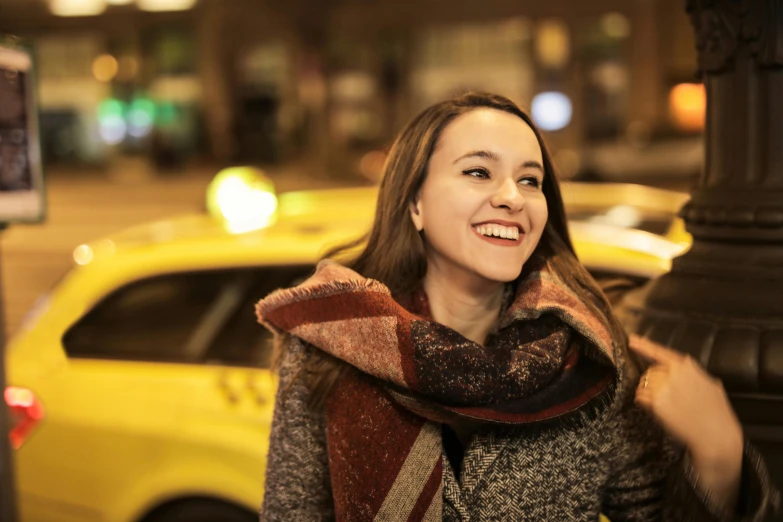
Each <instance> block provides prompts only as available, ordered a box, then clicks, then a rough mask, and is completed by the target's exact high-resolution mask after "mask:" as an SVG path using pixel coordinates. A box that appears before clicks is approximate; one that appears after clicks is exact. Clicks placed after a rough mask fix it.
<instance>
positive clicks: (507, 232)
mask: <svg viewBox="0 0 783 522" xmlns="http://www.w3.org/2000/svg"><path fill="white" fill-rule="evenodd" d="M476 231H477V232H478V233H479V234H481V235H483V236H489V237H493V236H494V237H500V238H503V239H511V240H517V239H519V229H518V228H517V227H504V226H502V225H496V224H494V223H492V224H489V225H478V226H477V227H476Z"/></svg>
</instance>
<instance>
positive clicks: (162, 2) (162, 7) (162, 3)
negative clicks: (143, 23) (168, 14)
mask: <svg viewBox="0 0 783 522" xmlns="http://www.w3.org/2000/svg"><path fill="white" fill-rule="evenodd" d="M136 3H137V4H138V6H139V8H140V9H143V10H144V11H187V10H188V9H190V8H191V7H193V6H194V5H196V0H136Z"/></svg>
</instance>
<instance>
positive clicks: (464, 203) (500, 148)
mask: <svg viewBox="0 0 783 522" xmlns="http://www.w3.org/2000/svg"><path fill="white" fill-rule="evenodd" d="M356 246H358V244H357V245H353V247H356ZM349 247H350V246H349ZM349 247H346V248H345V249H342V250H338V252H336V253H335V254H336V255H339V254H343V257H344V255H345V253H346V252H347V251H349V250H350V248H349ZM257 312H258V317H259V320H260V321H261V322H262V323H263V324H265V325H267V326H268V327H270V328H271V329H272V330H273V331H275V332H276V333H278V334H280V337H279V341H280V343H279V345H280V348H281V354H280V356H281V363H280V377H281V383H280V389H279V392H278V397H277V404H276V406H275V408H276V409H275V416H274V421H273V426H272V433H271V438H270V448H269V456H268V463H267V477H266V485H265V500H264V505H263V508H262V516H261V518H262V520H265V521H277V520H297V521H299V520H303V521H304V520H323V519H326V520H332V519H336V520H350V521H358V520H388V521H392V520H394V521H396V520H402V521H405V520H416V521H419V520H427V521H434V520H450V521H457V520H536V521H539V520H585V521H587V520H590V521H594V520H597V519H598V515H599V513H604V514H605V515H607V516H608V517H609V518H610V519H611V520H612V521H613V522H617V521H620V520H732V519H747V520H760V519H761V518H762V517H763V516H765V515H766V514H767V513H769V512H771V511H772V509H773V508H774V505H775V504H777V498H778V497H777V493H776V492H775V491H774V489H773V488H772V486H771V484H770V483H769V480H768V478H767V476H766V471H765V469H764V466H763V463H762V462H761V460H760V458H759V457H758V455H757V454H756V452H755V451H754V450H753V449H752V447H750V446H748V445H747V444H743V437H742V431H741V429H740V425H739V423H738V421H737V419H736V417H735V416H734V414H733V412H732V410H731V408H730V406H729V404H728V402H727V400H726V396H725V394H724V392H723V390H722V388H721V386H720V384H719V383H716V382H715V381H713V380H712V379H710V378H709V377H708V376H707V375H706V374H705V373H704V372H703V371H702V370H700V369H699V368H698V366H697V365H696V364H695V363H694V362H693V361H692V360H691V359H689V358H686V357H684V356H682V355H680V354H678V353H675V352H672V351H669V350H666V349H664V348H662V347H658V346H655V345H653V344H651V343H649V342H645V341H642V340H638V341H635V342H633V343H631V348H633V349H634V350H636V351H637V352H639V354H641V355H642V356H645V357H646V358H647V359H649V360H651V362H652V365H651V367H650V369H649V370H647V372H645V373H644V374H643V377H642V378H641V379H640V378H639V373H638V371H637V370H636V367H635V365H634V364H633V363H632V362H631V360H630V359H629V357H628V350H627V349H628V344H629V343H628V339H627V337H626V335H625V334H624V333H623V330H622V328H621V326H620V325H619V323H618V321H617V319H616V318H615V317H614V315H613V314H612V312H611V309H610V306H609V304H608V302H607V300H606V298H605V296H604V295H603V293H602V292H601V290H600V289H599V287H598V286H597V284H596V282H595V281H594V280H593V279H592V278H591V277H590V275H589V274H588V273H587V271H586V270H585V268H584V267H583V266H582V265H581V264H580V263H579V262H578V260H577V259H576V257H575V255H574V250H573V247H572V245H571V242H570V239H569V235H568V230H567V224H566V218H565V214H564V210H563V203H562V198H561V196H560V190H559V188H558V183H557V180H556V178H555V174H554V168H553V165H552V161H551V159H550V157H549V154H548V153H547V150H546V147H545V146H544V142H543V140H542V139H541V136H540V134H539V132H538V130H537V129H536V128H535V126H534V125H533V123H532V122H531V121H530V119H529V117H528V116H527V115H526V114H525V113H523V112H522V111H521V110H520V109H519V108H518V107H517V106H516V105H514V104H513V103H512V102H511V101H509V100H507V99H505V98H502V97H499V96H494V95H488V94H476V93H472V94H466V95H464V96H461V97H459V98H456V99H453V100H450V101H446V102H443V103H439V104H437V105H434V106H432V107H430V108H428V109H426V110H425V111H424V112H422V113H421V114H420V115H419V116H418V117H416V118H415V119H414V120H413V121H412V122H411V123H410V124H409V125H408V127H407V128H406V129H405V130H404V131H403V132H402V133H401V135H400V136H399V138H398V139H397V141H396V142H395V144H394V146H393V147H392V150H391V151H390V154H389V158H388V160H387V163H386V165H385V173H384V178H383V182H382V183H381V187H380V193H379V199H378V208H377V213H376V217H375V222H374V224H373V227H372V230H371V231H370V233H369V236H368V238H366V242H365V243H364V248H363V249H362V250H361V252H360V253H359V254H358V256H357V257H355V258H354V259H352V260H349V261H348V262H346V266H341V265H338V264H337V263H335V262H333V261H324V262H322V263H321V264H319V266H318V268H317V270H316V273H315V275H314V276H313V277H312V278H310V279H309V280H308V281H306V282H305V283H303V284H302V285H300V286H299V287H297V288H294V289H291V290H279V291H277V292H275V293H273V294H271V295H270V296H269V297H267V298H266V299H264V300H262V301H261V302H260V303H259V304H258V307H257ZM656 421H657V422H656ZM659 426H660V428H659ZM661 428H662V429H661ZM663 430H665V431H666V432H667V433H668V435H669V436H670V437H667V436H665V435H664V431H663ZM672 439H673V440H674V441H675V442H674V443H672V442H671V440H672ZM681 448H684V450H685V451H682V450H681Z"/></svg>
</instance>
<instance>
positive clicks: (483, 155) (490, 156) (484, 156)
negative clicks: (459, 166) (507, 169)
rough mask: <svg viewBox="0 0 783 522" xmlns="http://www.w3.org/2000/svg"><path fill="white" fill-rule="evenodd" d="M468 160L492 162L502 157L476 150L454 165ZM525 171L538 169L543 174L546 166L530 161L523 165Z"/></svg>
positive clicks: (489, 151)
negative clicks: (479, 159)
mask: <svg viewBox="0 0 783 522" xmlns="http://www.w3.org/2000/svg"><path fill="white" fill-rule="evenodd" d="M467 158H482V159H486V160H491V161H500V155H499V154H498V153H497V152H493V151H491V150H474V151H472V152H468V153H467V154H464V155H462V156H460V157H459V158H457V159H456V160H454V163H455V164H456V163H458V162H460V161H462V160H464V159H467ZM522 168H523V169H538V170H540V171H541V172H542V173H543V172H544V166H543V165H541V163H539V162H537V161H535V160H528V161H526V162H524V163H523V164H522Z"/></svg>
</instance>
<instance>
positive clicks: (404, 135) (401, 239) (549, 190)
mask: <svg viewBox="0 0 783 522" xmlns="http://www.w3.org/2000/svg"><path fill="white" fill-rule="evenodd" d="M482 108H487V109H495V110H499V111H503V112H507V113H509V114H513V115H515V116H517V117H519V118H521V119H522V120H523V121H524V122H525V123H527V124H528V125H529V126H530V128H531V129H533V132H534V133H535V135H536V139H537V140H538V144H539V146H540V147H541V154H542V156H543V161H544V165H543V167H544V183H543V187H542V190H543V193H544V196H545V197H546V201H547V207H548V209H549V218H548V220H547V224H546V227H545V228H544V232H543V234H542V236H541V240H540V241H539V243H538V246H537V247H536V250H535V252H534V254H533V255H535V256H539V257H541V258H543V259H545V260H546V262H547V264H548V266H549V268H550V270H552V271H553V272H554V273H555V274H557V276H558V277H559V278H560V279H561V280H562V281H563V283H564V284H565V285H567V286H568V287H569V288H570V289H571V290H572V291H573V292H575V293H576V294H577V295H578V296H579V297H580V298H581V300H582V301H584V302H585V303H586V304H587V305H588V307H589V308H590V309H591V311H592V312H593V313H595V315H596V316H598V317H599V318H600V320H601V321H602V322H604V324H605V325H606V326H607V327H608V329H609V331H610V332H612V338H613V343H614V344H615V345H616V346H618V345H619V346H622V345H624V344H625V343H626V342H627V337H626V335H625V333H624V331H623V328H622V326H621V325H620V323H619V321H618V320H617V319H616V317H615V316H614V314H613V313H612V310H611V306H610V304H609V302H608V300H607V299H606V296H605V295H604V294H603V292H602V291H601V289H600V287H599V285H598V283H597V282H596V281H595V280H594V279H593V277H592V276H591V275H590V274H589V272H588V271H587V270H586V269H585V267H584V266H583V265H582V264H581V263H580V262H579V260H578V259H577V257H576V253H575V251H574V247H573V244H572V243H571V237H570V235H569V233H568V223H567V219H566V214H565V207H564V205H563V198H562V196H561V194H560V185H559V183H558V181H557V176H556V174H555V168H554V165H553V163H552V158H551V156H550V154H549V151H548V150H547V147H546V144H545V143H544V140H543V138H542V137H541V133H540V131H539V130H538V128H537V127H536V126H535V124H534V123H533V121H532V120H531V118H530V117H529V116H528V115H527V114H526V113H525V112H524V111H522V109H520V108H519V107H518V106H517V105H516V104H515V103H514V102H512V101H511V100H509V99H507V98H505V97H503V96H498V95H495V94H487V93H480V92H469V93H465V94H463V95H460V96H458V97H455V98H452V99H450V100H446V101H443V102H440V103H437V104H435V105H432V106H430V107H429V108H427V109H425V110H424V111H423V112H421V113H420V114H419V115H418V116H416V117H415V118H414V119H413V120H412V121H411V122H410V123H409V124H408V125H407V126H406V127H405V129H404V130H403V131H402V132H401V133H400V135H399V136H398V137H397V139H396V140H395V142H394V144H393V145H392V147H391V150H390V151H389V155H388V157H387V159H386V163H385V165H384V172H383V179H382V181H381V185H380V190H379V193H378V203H377V208H376V213H375V220H374V222H373V225H372V228H371V229H370V232H369V233H368V234H367V235H366V236H365V237H363V238H361V239H359V240H357V241H354V242H352V243H349V244H347V245H343V246H340V247H337V248H335V249H333V250H331V251H329V252H328V253H327V254H326V255H325V256H324V257H325V258H338V259H339V260H340V261H341V262H342V263H343V264H345V265H346V266H348V267H349V268H351V269H353V270H354V271H356V272H357V273H359V274H361V275H362V276H364V277H367V278H372V279H376V280H378V281H380V282H381V283H383V284H385V285H386V286H387V287H388V288H389V290H390V291H391V293H392V296H394V297H395V298H396V299H399V298H402V297H405V296H407V295H408V294H410V293H411V292H413V291H414V290H415V289H416V288H417V287H418V286H419V285H420V284H421V280H422V279H423V278H424V276H425V274H426V272H427V258H426V254H425V249H424V240H423V239H422V237H421V236H420V235H419V233H418V231H417V230H416V227H415V226H414V224H413V221H412V220H411V217H410V210H409V209H410V204H411V202H413V201H414V198H415V197H416V195H417V194H418V192H419V189H420V188H421V186H422V184H423V183H424V179H425V178H426V176H427V167H428V164H429V160H430V157H431V156H432V153H433V151H434V149H435V147H436V145H437V143H438V140H439V139H440V136H441V134H442V132H443V129H445V128H446V126H448V125H449V123H451V122H452V121H453V120H454V119H455V118H457V117H458V116H460V115H462V114H465V113H467V112H470V111H473V110H476V109H482ZM362 246H363V248H361V251H360V252H359V254H358V255H356V256H355V257H353V258H348V259H344V258H346V256H347V254H348V253H349V252H352V251H354V249H355V248H357V247H362ZM520 277H522V274H520ZM347 368H348V367H347V365H345V364H344V363H342V362H340V361H339V360H337V359H335V358H333V357H331V356H328V355H326V354H324V353H323V352H320V351H317V352H316V355H315V356H313V357H310V358H309V359H308V360H307V362H306V363H305V366H304V368H303V371H304V373H305V375H306V382H307V383H308V386H309V387H310V389H311V392H312V399H313V401H312V405H313V406H314V407H318V406H320V405H322V404H323V401H324V400H325V398H326V396H327V395H328V393H329V392H330V390H331V389H332V388H333V386H334V384H335V383H336V382H337V380H338V379H339V377H340V375H341V373H342V371H345V370H346V369H347Z"/></svg>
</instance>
